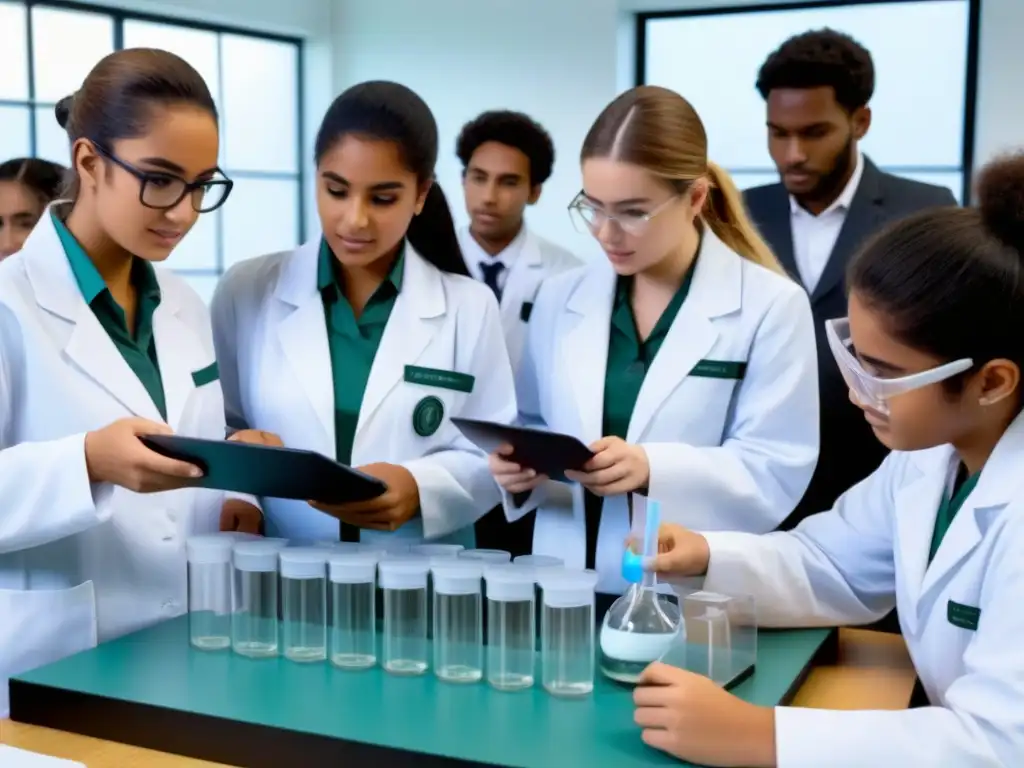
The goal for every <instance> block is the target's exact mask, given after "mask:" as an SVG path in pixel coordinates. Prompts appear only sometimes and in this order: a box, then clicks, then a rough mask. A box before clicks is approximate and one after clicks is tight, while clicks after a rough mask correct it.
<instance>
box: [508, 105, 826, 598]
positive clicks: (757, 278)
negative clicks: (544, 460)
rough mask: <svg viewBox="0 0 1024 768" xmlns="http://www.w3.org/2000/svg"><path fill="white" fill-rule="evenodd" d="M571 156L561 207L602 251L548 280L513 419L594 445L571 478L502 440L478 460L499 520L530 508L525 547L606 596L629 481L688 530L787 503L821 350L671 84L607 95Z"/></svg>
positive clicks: (802, 307) (765, 519)
mask: <svg viewBox="0 0 1024 768" xmlns="http://www.w3.org/2000/svg"><path fill="white" fill-rule="evenodd" d="M581 161H582V171H583V190H582V191H581V192H580V194H579V196H578V197H577V198H576V199H575V200H574V201H573V203H572V204H571V206H570V213H571V214H572V215H573V216H574V217H575V218H576V220H577V221H579V222H580V224H581V226H583V227H585V228H587V230H588V231H590V232H591V233H592V234H593V236H594V237H595V238H596V239H597V241H598V242H599V243H600V245H601V247H602V249H603V250H604V252H605V254H606V255H607V260H602V261H599V262H596V263H593V264H590V265H587V266H585V267H581V268H579V269H576V270H573V271H570V272H567V273H564V274H562V275H559V276H557V277H555V278H552V279H551V280H549V281H548V282H546V283H545V284H544V286H543V288H542V289H541V292H540V294H539V295H538V297H537V301H536V303H535V305H534V308H533V313H532V316H531V320H530V332H529V337H528V340H527V343H526V349H525V351H524V358H523V362H522V365H521V368H520V370H519V372H518V379H517V393H518V399H519V417H520V421H521V422H522V423H524V424H529V425H535V426H541V427H544V428H547V429H550V430H552V431H556V432H561V433H566V434H571V435H574V436H575V437H577V438H579V439H581V440H582V441H583V442H584V443H586V444H588V445H589V446H590V448H591V450H592V451H594V453H595V454H596V455H595V456H594V458H593V459H591V461H590V462H589V464H588V465H587V466H586V467H584V471H581V472H577V473H570V474H569V479H570V480H571V481H572V483H571V484H565V483H555V482H552V481H550V480H549V479H548V478H546V477H544V476H538V475H536V474H535V473H534V472H533V471H532V470H530V469H529V468H528V467H521V466H519V465H517V464H515V463H513V462H512V461H510V460H509V459H508V452H507V451H505V450H504V449H502V450H500V451H499V452H498V453H496V454H494V455H492V456H491V460H490V464H491V470H492V472H493V474H494V476H495V478H496V479H497V481H498V482H499V484H500V485H501V486H502V488H503V489H504V490H505V492H506V493H505V509H506V513H507V515H508V517H509V519H510V520H516V519H519V518H520V517H522V516H524V515H526V514H529V513H530V512H536V515H537V517H536V526H535V530H534V539H533V551H534V552H536V553H550V554H557V555H558V556H560V557H562V558H563V559H564V560H565V561H566V562H567V564H570V565H574V566H581V567H582V566H586V567H589V568H596V569H597V570H598V572H599V574H600V582H599V584H598V589H599V590H600V591H602V592H610V593H616V592H620V591H622V590H623V589H624V588H625V586H626V583H625V582H624V581H623V580H622V578H621V575H620V563H621V556H622V549H623V541H624V539H625V537H626V535H627V533H628V530H629V512H628V508H627V503H626V495H627V494H629V493H630V492H633V491H637V490H642V489H647V490H648V492H649V496H650V497H651V498H654V499H658V500H660V501H661V502H662V514H663V516H664V517H665V518H666V520H671V521H676V522H679V523H680V524H683V525H685V526H687V527H689V528H693V529H697V530H723V529H724V530H740V531H750V532H758V533H760V532H764V531H770V530H772V529H774V528H775V527H776V526H777V525H778V524H779V523H780V522H781V521H782V520H783V519H785V517H786V515H788V514H789V512H790V511H792V509H793V507H794V506H796V504H797V502H798V501H799V500H800V497H801V496H802V494H803V492H804V490H805V489H806V488H807V485H808V483H809V481H810V478H811V474H812V473H813V471H814V465H815V462H816V460H817V455H818V389H817V387H818V385H817V373H816V371H817V357H816V351H815V343H814V328H813V324H812V320H811V309H810V304H809V302H808V299H807V296H806V294H805V293H804V291H803V290H802V289H801V288H800V287H799V286H798V285H796V284H795V283H793V282H792V281H790V280H789V279H788V278H787V277H785V275H784V273H783V270H782V269H781V267H780V266H779V264H778V262H777V261H776V260H775V257H774V256H773V255H772V253H771V251H770V250H769V248H768V247H767V246H766V245H765V243H764V241H762V240H761V238H760V236H759V235H758V234H757V232H756V231H755V229H754V227H753V226H752V225H751V223H750V221H749V220H748V218H747V216H746V213H745V211H744V209H743V204H742V202H741V198H740V194H739V192H738V191H737V189H736V187H735V185H734V184H733V182H732V180H731V179H730V178H729V176H728V174H726V173H725V172H724V171H722V170H721V169H720V168H719V167H718V166H716V165H714V164H713V163H711V162H709V161H708V157H707V137H706V135H705V132H704V126H703V125H702V123H701V121H700V118H699V117H698V115H697V113H696V112H695V111H694V110H693V107H692V106H690V104H689V103H688V102H687V101H686V100H685V99H683V98H682V97H681V96H680V95H679V94H677V93H674V92H672V91H669V90H666V89H664V88H655V87H649V86H645V87H640V88H634V89H632V90H630V91H627V92H625V93H624V94H622V95H621V96H619V97H618V98H617V99H615V101H613V102H612V103H611V104H610V105H609V106H608V107H607V108H606V109H605V110H604V112H602V113H601V115H600V116H599V117H598V119H597V122H595V123H594V126H593V127H592V128H591V129H590V132H589V134H588V135H587V137H586V140H585V141H584V144H583V151H582V154H581Z"/></svg>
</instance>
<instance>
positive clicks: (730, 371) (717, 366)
mask: <svg viewBox="0 0 1024 768" xmlns="http://www.w3.org/2000/svg"><path fill="white" fill-rule="evenodd" d="M746 374H747V364H746V363H743V362H740V361H738V360H701V361H700V362H698V363H697V364H696V365H695V366H693V370H691V371H690V375H691V376H703V377H704V378H708V379H742V378H743V377H744V376H746Z"/></svg>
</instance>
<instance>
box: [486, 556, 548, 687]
mask: <svg viewBox="0 0 1024 768" xmlns="http://www.w3.org/2000/svg"><path fill="white" fill-rule="evenodd" d="M484 581H485V583H486V585H487V682H488V683H490V684H491V686H492V687H494V688H496V689H497V690H499V691H519V690H523V689H525V688H530V687H532V686H533V681H534V674H535V673H534V669H535V666H536V651H537V630H536V626H535V617H536V600H535V594H536V592H535V584H534V578H533V573H532V572H531V571H530V570H529V569H527V568H519V567H516V566H514V565H511V566H492V567H489V568H488V569H487V570H486V571H485V572H484Z"/></svg>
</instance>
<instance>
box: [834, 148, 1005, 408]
mask: <svg viewBox="0 0 1024 768" xmlns="http://www.w3.org/2000/svg"><path fill="white" fill-rule="evenodd" d="M976 187H977V197H978V206H977V207H975V208H956V207H952V206H950V207H944V208H933V209H930V210H928V211H925V212H923V213H919V214H917V215H915V216H911V217H909V218H907V219H903V220H901V221H898V222H896V223H894V224H892V225H890V226H889V227H888V228H887V229H885V230H883V231H882V232H880V233H879V234H878V235H877V236H876V237H875V238H874V239H872V240H870V241H869V242H868V243H867V244H866V245H865V246H864V248H863V249H862V250H861V252H860V253H859V254H858V255H857V257H856V258H855V259H854V260H853V261H852V262H851V263H850V266H849V268H848V271H847V285H848V286H849V289H850V290H851V291H854V292H856V294H857V297H858V299H860V300H861V301H863V302H864V303H865V304H866V305H867V306H869V307H872V308H877V309H879V310H881V312H882V313H883V314H884V316H885V317H886V319H887V321H888V324H889V328H888V330H889V331H890V332H891V333H892V334H893V335H894V336H895V337H896V338H898V339H900V341H902V342H903V343H904V344H906V345H907V346H910V347H913V348H914V349H918V350H921V351H923V352H927V353H929V354H932V355H934V356H935V357H937V358H939V359H941V360H959V359H961V358H971V359H972V360H974V363H975V370H976V369H977V368H980V367H981V366H983V365H984V364H985V363H987V362H989V361H990V360H995V359H999V358H1002V359H1006V360H1011V361H1013V362H1014V363H1016V364H1017V365H1018V366H1019V367H1020V368H1022V369H1024V331H1022V329H1024V153H1019V154H1015V155H1010V156H1007V157H1004V158H1002V159H999V160H995V161H993V162H991V163H989V164H988V165H986V166H985V167H984V168H983V169H982V170H981V172H980V174H979V176H978V179H977V184H976ZM970 373H971V372H970V371H968V372H966V373H965V374H964V375H961V376H958V377H954V378H952V379H949V380H948V381H946V382H943V384H944V385H945V387H946V389H948V390H950V391H951V392H954V393H955V392H957V391H959V390H960V388H961V387H962V386H963V382H964V376H966V375H968V374H970Z"/></svg>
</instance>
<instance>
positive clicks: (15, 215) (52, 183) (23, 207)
mask: <svg viewBox="0 0 1024 768" xmlns="http://www.w3.org/2000/svg"><path fill="white" fill-rule="evenodd" d="M65 170H66V169H65V168H64V166H62V165H59V164H57V163H51V162H50V161H49V160H41V159H39V158H37V157H16V158H14V159H12V160H5V161H4V162H2V163H0V261H2V260H3V259H6V258H7V257H8V256H10V255H11V254H13V253H17V252H18V251H20V250H21V246H22V244H23V243H24V242H25V238H26V237H28V233H29V232H31V231H32V228H33V227H35V225H36V222H38V221H39V218H40V217H41V216H42V215H43V210H44V209H45V208H46V206H47V205H49V204H50V203H51V202H53V201H54V200H56V199H57V196H58V195H59V194H60V191H61V185H62V184H63V180H64V173H65Z"/></svg>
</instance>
